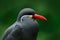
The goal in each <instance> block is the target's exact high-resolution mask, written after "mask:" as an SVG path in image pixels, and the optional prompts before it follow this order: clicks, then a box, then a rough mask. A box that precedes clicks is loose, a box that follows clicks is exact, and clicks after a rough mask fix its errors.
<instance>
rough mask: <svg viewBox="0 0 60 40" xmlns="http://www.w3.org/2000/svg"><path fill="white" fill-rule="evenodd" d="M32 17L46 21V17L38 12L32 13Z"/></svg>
mask: <svg viewBox="0 0 60 40" xmlns="http://www.w3.org/2000/svg"><path fill="white" fill-rule="evenodd" d="M33 18H36V19H40V20H45V21H47V19H46V18H45V17H44V16H42V15H38V14H34V15H33Z"/></svg>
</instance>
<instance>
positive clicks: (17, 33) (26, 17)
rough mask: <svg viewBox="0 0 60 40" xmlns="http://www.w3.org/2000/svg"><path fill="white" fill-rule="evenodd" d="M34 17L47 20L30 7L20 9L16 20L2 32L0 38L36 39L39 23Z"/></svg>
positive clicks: (13, 39) (6, 39) (12, 39)
mask: <svg viewBox="0 0 60 40" xmlns="http://www.w3.org/2000/svg"><path fill="white" fill-rule="evenodd" d="M36 19H40V20H43V21H46V20H47V19H46V18H45V17H44V16H42V15H39V14H37V13H36V12H35V10H34V9H32V8H24V9H22V10H21V11H20V12H19V14H18V17H17V20H16V21H15V22H14V23H13V24H12V25H11V26H9V27H8V28H7V29H6V30H5V32H4V33H3V36H2V40H37V35H38V32H39V25H38V22H37V21H36Z"/></svg>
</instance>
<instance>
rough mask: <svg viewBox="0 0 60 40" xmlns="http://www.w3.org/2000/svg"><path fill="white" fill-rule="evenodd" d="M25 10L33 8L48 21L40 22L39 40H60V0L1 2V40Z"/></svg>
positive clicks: (13, 0) (2, 0) (8, 0)
mask: <svg viewBox="0 0 60 40" xmlns="http://www.w3.org/2000/svg"><path fill="white" fill-rule="evenodd" d="M23 8H32V9H34V10H35V11H36V13H39V14H41V15H44V16H45V17H46V18H47V19H48V20H47V21H41V20H37V21H38V22H39V33H38V37H37V40H60V1H59V0H0V40H1V37H2V34H3V32H4V31H5V30H6V29H7V28H8V27H9V26H10V25H11V24H13V23H14V22H15V21H16V19H17V16H18V13H19V11H20V10H21V9H23Z"/></svg>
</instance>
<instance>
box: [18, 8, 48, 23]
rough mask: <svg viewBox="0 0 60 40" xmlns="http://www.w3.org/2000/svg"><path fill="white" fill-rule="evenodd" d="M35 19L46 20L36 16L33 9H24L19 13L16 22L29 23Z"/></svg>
mask: <svg viewBox="0 0 60 40" xmlns="http://www.w3.org/2000/svg"><path fill="white" fill-rule="evenodd" d="M35 19H40V20H47V19H46V18H45V17H44V16H42V15H38V14H36V12H35V11H34V10H33V9H31V8H25V9H22V10H21V11H20V12H19V15H18V18H17V21H21V22H22V21H29V20H35Z"/></svg>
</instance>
